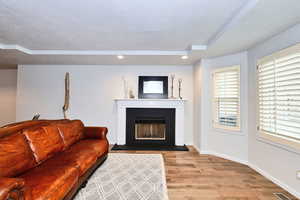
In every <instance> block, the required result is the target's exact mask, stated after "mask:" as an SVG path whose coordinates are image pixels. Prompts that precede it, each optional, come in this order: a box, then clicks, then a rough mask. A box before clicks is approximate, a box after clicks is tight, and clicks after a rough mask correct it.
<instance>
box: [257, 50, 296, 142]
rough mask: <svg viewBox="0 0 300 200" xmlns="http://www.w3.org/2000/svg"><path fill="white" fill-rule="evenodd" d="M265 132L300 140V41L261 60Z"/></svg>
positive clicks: (261, 114)
mask: <svg viewBox="0 0 300 200" xmlns="http://www.w3.org/2000/svg"><path fill="white" fill-rule="evenodd" d="M257 68H258V69H257V71H258V108H259V112H258V114H259V117H258V125H259V127H258V128H259V131H260V132H261V133H266V134H269V135H273V136H279V137H280V138H284V139H292V140H297V141H299V140H300V45H296V46H293V47H290V48H288V49H285V50H283V51H280V52H277V53H274V54H272V55H270V56H267V57H264V58H262V59H261V60H259V61H258V66H257Z"/></svg>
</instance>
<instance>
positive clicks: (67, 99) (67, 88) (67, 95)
mask: <svg viewBox="0 0 300 200" xmlns="http://www.w3.org/2000/svg"><path fill="white" fill-rule="evenodd" d="M69 104H70V74H69V72H67V73H66V75H65V103H64V106H63V108H62V109H63V114H64V118H65V119H67V114H66V112H67V110H68V109H69Z"/></svg>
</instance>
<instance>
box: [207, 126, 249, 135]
mask: <svg viewBox="0 0 300 200" xmlns="http://www.w3.org/2000/svg"><path fill="white" fill-rule="evenodd" d="M212 129H213V130H214V131H216V132H219V133H225V134H231V135H242V136H244V135H245V134H244V133H242V131H241V129H240V128H227V127H222V126H213V128H212Z"/></svg>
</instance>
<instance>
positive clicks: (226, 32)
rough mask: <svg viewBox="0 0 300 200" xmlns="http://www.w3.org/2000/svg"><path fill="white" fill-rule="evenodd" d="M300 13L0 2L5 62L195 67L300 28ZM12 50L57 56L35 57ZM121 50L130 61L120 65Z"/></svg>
mask: <svg viewBox="0 0 300 200" xmlns="http://www.w3.org/2000/svg"><path fill="white" fill-rule="evenodd" d="M299 10H300V1H299V0H260V1H259V0H226V1H220V0H184V1H183V0H164V1H161V0H151V1H141V0H130V1H129V0H127V1H126V0H109V1H101V0H85V1H82V0H64V1H61V0H43V1H38V0H26V1H20V0H9V1H8V0H0V65H1V64H180V65H181V64H193V63H194V62H196V61H197V60H199V59H200V58H201V57H212V56H218V55H224V54H227V53H234V52H237V51H241V50H246V49H247V48H249V47H251V46H253V45H255V44H257V43H258V42H261V41H263V40H265V39H266V38H269V37H271V36H273V35H275V34H277V33H279V32H281V31H283V30H285V29H286V28H288V27H290V26H292V25H294V24H296V23H299V22H300V12H299ZM231 22H234V23H231ZM216 36H218V37H216ZM1 44H2V46H3V44H4V45H6V46H7V45H9V48H8V49H6V48H5V47H2V50H1ZM12 45H19V46H21V47H22V48H26V49H29V50H38V51H39V50H53V52H52V53H51V54H52V55H47V53H45V52H43V53H42V54H43V55H40V54H39V55H38V54H36V55H30V54H28V53H26V52H22V51H20V50H14V47H12ZM190 45H203V46H207V50H198V51H196V50H195V51H189V49H188V47H189V46H190ZM57 50H63V51H57ZM68 50H76V51H80V52H81V53H82V52H83V53H84V54H86V55H81V56H78V55H76V54H75V55H69V54H65V51H68ZM144 50H146V51H148V52H150V53H149V55H147V54H146V55H143V53H141V51H144ZM91 51H101V52H106V53H105V54H106V55H89V52H91ZM107 51H112V53H110V54H109V55H107ZM118 51H124V52H126V51H128V53H127V54H126V53H125V54H126V55H128V56H126V57H125V59H124V60H117V59H116V55H117V54H119V53H117V52H118ZM132 51H136V52H140V54H142V55H138V54H139V53H137V54H136V55H131V52H132ZM164 51H168V55H165V54H166V53H165V52H164ZM178 51H179V52H181V53H182V55H185V54H188V55H189V59H187V60H182V59H180V55H178ZM63 52H64V53H63ZM113 52H116V53H115V54H114V53H113ZM172 52H174V53H172ZM160 53H162V54H160ZM181 53H179V54H181ZM32 54H34V53H32ZM100 54H101V53H100Z"/></svg>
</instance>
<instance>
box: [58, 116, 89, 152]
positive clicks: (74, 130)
mask: <svg viewBox="0 0 300 200" xmlns="http://www.w3.org/2000/svg"><path fill="white" fill-rule="evenodd" d="M56 126H57V127H58V129H59V131H60V134H61V136H62V138H63V141H64V144H65V149H66V148H68V147H69V146H71V145H72V144H74V143H75V142H77V141H78V140H80V139H81V138H82V137H83V129H84V126H83V123H82V122H81V121H80V120H73V121H71V122H68V123H58V124H56Z"/></svg>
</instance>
